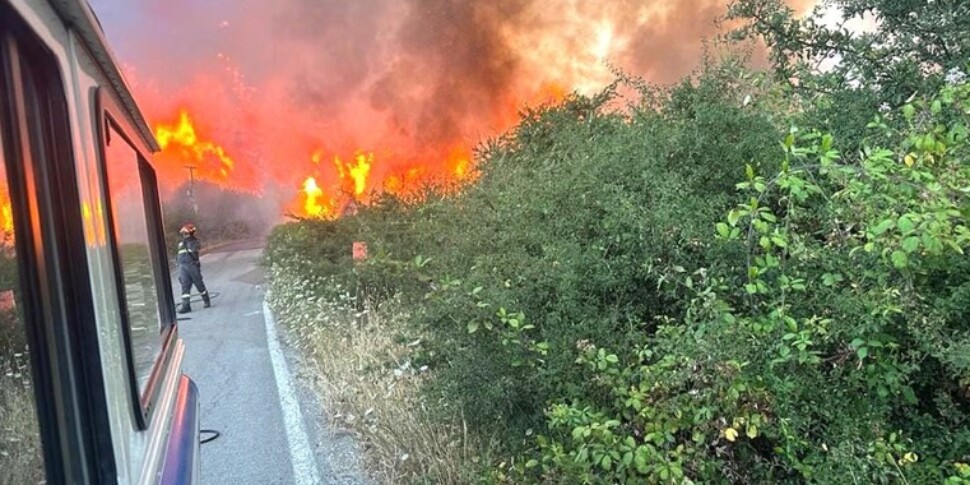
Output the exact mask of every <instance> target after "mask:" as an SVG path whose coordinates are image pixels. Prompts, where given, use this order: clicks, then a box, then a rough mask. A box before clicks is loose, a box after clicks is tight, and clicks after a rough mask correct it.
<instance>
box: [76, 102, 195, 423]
mask: <svg viewBox="0 0 970 485" xmlns="http://www.w3.org/2000/svg"><path fill="white" fill-rule="evenodd" d="M94 96H95V106H96V115H95V123H94V126H96V127H97V128H96V134H95V136H96V140H95V145H96V147H97V152H98V160H97V164H98V167H97V172H98V178H99V180H100V183H101V187H102V192H101V196H102V197H103V200H104V207H105V210H104V217H105V220H104V221H103V222H104V223H105V224H106V230H105V235H106V242H107V246H108V251H109V253H110V255H111V261H112V265H113V266H114V271H113V273H114V283H115V288H116V290H117V297H118V301H117V303H118V310H119V316H120V319H121V321H120V324H121V333H122V338H123V339H124V342H123V348H124V349H125V359H124V361H125V364H126V367H127V374H128V379H127V380H128V387H129V394H130V398H131V402H132V411H133V412H134V415H135V422H136V424H137V425H138V429H139V430H142V431H143V430H147V429H148V428H149V426H150V425H151V422H152V418H153V417H154V415H155V412H154V411H155V407H156V404H157V403H158V397H159V394H160V392H161V387H162V379H163V377H164V376H165V372H166V370H167V369H168V368H169V366H170V363H171V361H172V356H173V354H174V350H175V344H176V342H177V341H178V326H177V324H176V323H177V320H176V317H175V315H176V314H175V297H174V296H173V295H172V279H171V274H169V271H168V267H169V265H168V257H167V252H166V250H165V243H164V241H165V239H164V234H163V231H162V225H161V222H162V212H161V206H160V203H159V197H158V182H157V178H156V175H155V170H154V169H153V168H152V166H151V164H150V163H149V162H148V157H147V156H146V152H147V150H146V149H145V147H144V146H143V144H141V143H138V142H136V141H135V140H138V139H137V138H135V137H132V136H131V135H130V133H133V132H135V133H137V131H135V130H134V129H133V127H132V126H131V125H130V124H129V123H128V121H127V118H126V117H125V116H124V114H123V113H124V110H123V109H122V108H121V106H120V105H118V103H117V102H116V101H115V100H114V99H113V98H112V96H110V95H109V94H108V93H106V92H105V91H104V88H101V87H99V88H97V90H96V91H95V94H94ZM109 128H110V129H109ZM112 129H113V130H112ZM112 131H114V133H116V134H118V135H119V136H121V138H122V140H123V141H124V142H125V143H127V144H128V146H129V147H131V149H132V150H133V151H134V152H135V153H136V154H137V169H138V177H139V182H140V184H141V188H142V199H143V203H144V207H145V221H146V225H147V228H148V243H149V248H150V255H151V258H152V263H153V264H154V265H155V266H154V267H155V268H158V271H156V272H155V274H154V278H155V286H156V290H157V292H158V295H157V297H158V310H159V311H158V321H159V324H160V325H161V326H162V328H161V331H160V332H159V336H158V337H159V339H160V341H161V348H160V351H159V354H158V356H157V357H156V359H155V362H154V363H153V364H152V369H151V371H150V372H149V377H148V380H147V381H146V383H145V389H144V390H141V389H140V388H139V385H138V376H137V373H136V371H135V360H134V353H133V346H132V339H131V320H130V317H129V315H128V303H127V302H128V300H127V295H126V293H125V292H126V290H125V280H124V269H123V267H122V264H121V254H120V251H119V250H118V248H119V245H118V235H117V234H116V233H115V223H114V205H113V203H112V197H111V190H110V185H109V183H108V170H109V169H108V166H107V165H108V162H107V143H108V141H109V140H108V136H109V133H111V132H112Z"/></svg>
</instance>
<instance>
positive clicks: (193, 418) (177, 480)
mask: <svg viewBox="0 0 970 485" xmlns="http://www.w3.org/2000/svg"><path fill="white" fill-rule="evenodd" d="M198 457H199V389H198V388H197V387H196V385H195V383H194V382H192V379H189V377H188V376H186V375H184V374H183V375H182V377H181V378H180V379H179V385H178V395H177V396H176V398H175V409H174V410H173V415H172V432H171V434H169V437H168V448H167V450H166V451H165V465H164V466H163V468H162V476H161V479H160V480H159V482H158V483H159V484H160V485H183V484H190V483H195V482H196V481H198V478H199V477H196V476H194V475H195V473H196V470H197V469H198V466H197V465H198V463H196V461H197V460H198Z"/></svg>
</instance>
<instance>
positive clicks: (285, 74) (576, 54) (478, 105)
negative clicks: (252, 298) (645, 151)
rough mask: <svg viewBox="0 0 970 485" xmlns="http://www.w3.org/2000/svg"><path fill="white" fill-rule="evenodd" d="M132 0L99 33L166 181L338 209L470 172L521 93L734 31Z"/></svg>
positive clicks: (586, 5)
mask: <svg viewBox="0 0 970 485" xmlns="http://www.w3.org/2000/svg"><path fill="white" fill-rule="evenodd" d="M106 1H107V0H93V3H94V4H95V5H94V6H95V8H96V9H97V8H98V5H97V4H98V3H103V2H106ZM786 1H787V2H788V3H790V4H792V5H795V6H799V8H804V7H805V6H806V5H809V4H811V3H813V2H812V0H786ZM131 3H132V5H131V11H132V12H133V15H134V16H133V17H125V16H120V15H119V16H108V17H107V18H106V22H105V31H106V33H107V34H108V37H109V39H112V40H113V41H114V42H116V45H117V46H119V47H120V49H121V50H120V51H119V54H120V57H121V58H122V59H123V60H127V61H128V62H132V63H135V64H132V65H126V66H125V71H126V75H127V77H128V78H129V84H130V85H131V86H132V88H133V90H134V91H135V94H136V96H137V98H138V99H139V103H140V105H141V106H142V108H143V109H144V110H145V112H146V114H147V115H148V117H149V119H154V120H160V121H162V123H161V124H158V125H155V132H156V133H155V134H156V136H157V138H158V141H159V144H160V145H161V147H162V152H161V153H159V154H156V156H155V160H154V161H155V167H156V171H157V172H158V175H159V180H160V183H161V185H162V188H163V190H166V189H167V191H168V193H169V194H177V192H174V191H173V190H172V189H174V188H176V187H178V186H181V185H183V184H185V183H187V182H189V181H190V180H192V179H193V178H194V179H197V180H205V181H207V182H212V183H215V184H218V185H219V186H221V187H226V188H231V189H233V190H242V191H246V192H250V193H254V194H269V195H267V196H266V200H267V201H268V202H269V201H271V200H273V199H274V197H275V196H276V195H277V194H279V197H281V198H282V199H283V201H274V202H272V203H274V204H277V207H278V208H279V209H281V210H279V211H278V212H292V213H294V214H296V215H299V216H303V217H339V216H340V215H341V214H343V213H344V212H345V210H344V209H345V207H347V206H348V205H349V204H350V202H354V204H355V205H357V204H367V203H369V202H370V201H372V200H374V199H375V195H376V194H379V193H382V192H388V193H392V194H395V195H399V196H402V197H407V198H413V197H421V193H422V192H423V191H424V190H425V188H426V187H427V186H429V185H433V186H436V187H443V186H447V187H452V188H454V187H461V186H462V185H463V184H468V183H473V182H474V180H475V179H476V177H477V175H476V167H475V160H474V158H473V156H472V152H471V148H472V147H474V146H475V145H476V144H477V143H479V142H480V141H481V140H483V139H486V138H489V137H493V136H496V135H500V134H501V133H503V132H504V131H505V130H507V129H509V128H511V127H512V126H514V124H515V123H516V122H517V121H518V117H519V114H520V112H521V110H522V108H523V106H525V105H536V104H541V103H545V102H556V101H559V100H562V99H563V98H565V97H566V96H568V95H569V93H573V92H578V93H582V94H592V93H594V92H596V91H597V90H599V89H601V88H602V87H604V86H605V85H606V84H607V83H609V82H611V81H612V80H613V79H614V78H615V72H616V71H615V69H614V68H618V69H621V70H623V71H624V72H626V73H629V74H631V75H635V76H642V77H644V78H645V79H646V80H647V81H649V82H656V83H660V84H664V83H671V82H675V81H676V80H678V79H680V78H681V77H682V76H683V75H686V74H689V73H690V72H692V71H693V70H694V69H695V68H696V67H697V65H698V61H699V60H700V59H701V58H702V57H703V53H704V50H705V45H707V46H708V47H709V46H710V45H711V44H710V43H706V44H705V42H704V39H711V38H713V37H714V36H716V35H718V33H720V32H723V31H722V30H719V29H721V28H722V26H723V25H722V26H719V25H718V24H717V23H716V22H715V20H716V19H718V18H719V17H722V16H723V15H724V12H725V6H726V5H727V3H728V0H683V1H679V2H663V1H660V0H616V1H614V2H611V3H610V8H603V7H602V5H600V4H599V3H597V2H588V1H584V0H542V1H539V0H496V1H494V2H469V1H467V0H423V1H421V2H405V1H401V0H372V1H368V2H365V3H366V4H367V6H366V7H361V6H360V4H361V2H320V1H315V0H277V1H274V2H228V3H226V4H225V5H223V4H221V3H220V4H219V5H215V4H212V5H208V4H206V3H205V2H201V3H199V5H194V4H193V8H192V9H168V10H166V12H165V13H164V15H160V14H159V12H157V11H156V10H157V9H156V6H155V5H154V2H151V1H148V0H141V1H133V2H131ZM138 14H143V15H138ZM136 18H151V19H153V22H152V23H151V24H144V23H138V22H135V21H133V20H132V19H136ZM207 25H208V26H209V28H207V27H206V26H207ZM320 25H326V26H327V28H326V29H321V28H319V26H320ZM174 31H178V32H184V33H185V35H179V36H170V35H168V34H169V33H170V32H174ZM161 37H165V42H158V39H159V38H161ZM282 52H285V53H286V55H279V54H280V53H282ZM754 55H755V57H758V56H761V57H763V55H762V54H758V53H755V54H754ZM311 180H312V182H311ZM281 191H282V192H281ZM318 191H319V192H318Z"/></svg>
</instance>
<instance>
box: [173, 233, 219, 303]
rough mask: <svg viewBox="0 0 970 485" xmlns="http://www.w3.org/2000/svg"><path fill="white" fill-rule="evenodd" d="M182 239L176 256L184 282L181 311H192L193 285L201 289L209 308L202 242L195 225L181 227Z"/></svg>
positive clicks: (182, 282) (180, 276) (204, 301)
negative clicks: (202, 258)
mask: <svg viewBox="0 0 970 485" xmlns="http://www.w3.org/2000/svg"><path fill="white" fill-rule="evenodd" d="M179 234H181V235H182V240H181V241H179V245H178V253H177V254H176V256H175V260H176V262H178V267H179V283H181V284H182V304H181V305H180V306H179V309H178V312H179V313H188V312H190V311H192V307H191V306H190V305H189V300H190V299H191V297H192V285H195V288H196V289H198V290H199V293H200V294H201V295H202V306H203V307H205V308H209V306H211V305H210V302H209V292H208V291H207V290H206V289H205V283H203V282H202V262H201V261H199V251H200V250H201V249H202V243H200V242H199V240H198V239H196V237H195V225H194V224H192V223H188V224H185V225H184V226H182V228H181V229H179Z"/></svg>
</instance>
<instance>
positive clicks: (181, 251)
mask: <svg viewBox="0 0 970 485" xmlns="http://www.w3.org/2000/svg"><path fill="white" fill-rule="evenodd" d="M188 252H189V250H188V249H179V254H185V253H188Z"/></svg>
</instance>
